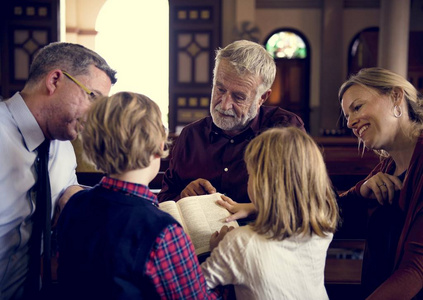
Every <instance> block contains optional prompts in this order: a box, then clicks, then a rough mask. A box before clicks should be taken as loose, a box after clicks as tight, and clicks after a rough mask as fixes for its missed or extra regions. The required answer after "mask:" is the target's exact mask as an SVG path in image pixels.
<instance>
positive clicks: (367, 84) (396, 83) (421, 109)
mask: <svg viewBox="0 0 423 300" xmlns="http://www.w3.org/2000/svg"><path fill="white" fill-rule="evenodd" d="M353 85H359V86H361V87H364V88H368V89H371V90H374V91H376V92H377V93H378V94H379V95H387V96H389V95H391V93H392V92H393V91H394V89H395V88H400V89H402V90H403V91H404V99H405V101H406V103H407V111H408V116H409V118H410V121H411V123H412V130H411V132H410V138H415V137H417V136H419V135H420V132H421V131H422V130H423V99H422V95H421V94H420V93H419V91H417V90H416V88H415V87H414V86H413V85H412V84H411V83H410V82H409V81H408V80H406V79H405V78H404V77H402V76H400V75H398V74H396V73H394V72H392V71H389V70H386V69H383V68H379V67H375V68H365V69H361V70H360V71H359V72H358V73H357V74H355V75H352V76H351V77H350V78H349V79H348V80H347V81H345V82H344V83H343V84H342V86H341V87H340V88H339V92H338V99H339V101H340V102H341V101H342V97H343V96H344V94H345V92H346V91H347V90H348V89H349V88H350V87H352V86H353ZM380 154H382V153H380Z"/></svg>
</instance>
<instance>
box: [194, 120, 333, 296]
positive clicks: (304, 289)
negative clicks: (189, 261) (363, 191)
mask: <svg viewBox="0 0 423 300" xmlns="http://www.w3.org/2000/svg"><path fill="white" fill-rule="evenodd" d="M244 159H245V162H246V166H247V171H248V174H249V180H248V195H249V197H250V199H251V201H252V203H253V204H254V206H255V208H256V211H257V218H256V219H255V221H253V222H252V223H251V224H250V225H247V226H243V227H239V228H236V229H233V230H231V228H229V229H228V228H227V226H225V227H224V228H222V230H221V232H220V233H215V234H214V235H212V238H211V240H210V245H211V247H212V248H213V247H214V249H213V250H212V253H211V256H210V257H209V258H208V259H207V260H206V261H205V262H204V263H203V264H202V265H201V267H202V270H203V273H204V276H205V278H206V281H207V285H208V287H209V288H214V287H216V286H218V285H227V284H233V285H234V286H235V293H236V297H237V299H243V300H245V299H278V300H280V299H290V300H292V299H328V295H327V293H326V289H325V286H324V268H325V261H326V253H327V249H328V247H329V244H330V242H331V241H332V237H333V232H334V231H335V229H336V226H337V222H338V215H339V214H338V206H337V202H336V198H335V194H334V193H333V191H332V187H331V183H330V180H329V177H328V174H327V171H326V166H325V164H324V161H323V158H322V155H321V152H320V150H319V148H318V147H317V145H316V144H315V142H314V141H313V139H312V138H311V137H310V136H309V135H307V134H306V133H304V132H302V131H301V130H299V129H297V128H294V127H288V128H275V129H270V130H268V131H265V132H264V133H262V134H260V135H259V136H257V137H256V138H254V139H253V140H252V141H251V142H250V143H249V145H248V146H247V148H246V152H245V155H244ZM224 200H225V201H232V200H231V199H230V198H227V197H224ZM225 234H226V236H225ZM223 236H224V238H223ZM222 238H223V239H222Z"/></svg>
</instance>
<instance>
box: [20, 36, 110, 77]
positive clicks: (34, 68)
mask: <svg viewBox="0 0 423 300" xmlns="http://www.w3.org/2000/svg"><path fill="white" fill-rule="evenodd" d="M91 65H94V66H95V67H97V68H98V69H100V70H102V71H104V72H105V73H106V74H107V76H108V77H109V78H110V81H111V83H112V84H115V83H116V81H117V79H116V71H115V70H113V69H112V68H110V66H109V65H108V64H107V62H106V60H105V59H104V58H102V57H101V56H100V55H99V54H97V53H96V52H94V51H92V50H90V49H88V48H86V47H84V46H82V45H79V44H72V43H63V42H54V43H50V44H49V45H47V46H45V47H44V48H42V49H40V50H39V51H38V52H37V54H36V55H35V57H34V60H33V62H32V64H31V67H30V69H29V76H28V83H34V82H37V81H38V80H39V79H40V78H41V77H42V76H44V75H46V74H47V73H48V72H50V71H51V70H52V69H55V68H58V69H62V70H65V71H67V72H69V73H71V74H72V75H82V74H88V67H89V66H91Z"/></svg>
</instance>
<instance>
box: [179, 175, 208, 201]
mask: <svg viewBox="0 0 423 300" xmlns="http://www.w3.org/2000/svg"><path fill="white" fill-rule="evenodd" d="M214 193H216V188H215V187H214V186H213V185H212V184H211V183H210V181H208V180H207V179H203V178H198V179H196V180H194V181H191V182H190V183H189V184H188V185H187V186H186V187H185V188H184V189H183V190H182V192H181V195H180V196H181V198H185V197H189V196H199V195H206V194H214Z"/></svg>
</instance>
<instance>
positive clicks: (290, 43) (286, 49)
mask: <svg viewBox="0 0 423 300" xmlns="http://www.w3.org/2000/svg"><path fill="white" fill-rule="evenodd" d="M266 50H267V51H268V52H269V53H270V54H271V55H272V56H273V57H274V58H288V59H290V58H306V57H307V50H306V45H305V43H304V41H303V39H302V38H301V37H300V36H299V35H297V34H295V33H294V32H290V31H280V32H277V33H275V34H273V35H272V36H271V37H270V38H269V39H268V40H267V42H266Z"/></svg>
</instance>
